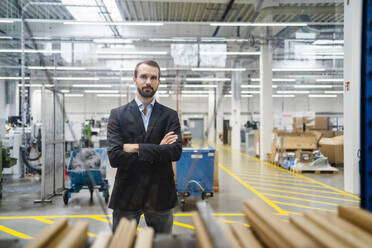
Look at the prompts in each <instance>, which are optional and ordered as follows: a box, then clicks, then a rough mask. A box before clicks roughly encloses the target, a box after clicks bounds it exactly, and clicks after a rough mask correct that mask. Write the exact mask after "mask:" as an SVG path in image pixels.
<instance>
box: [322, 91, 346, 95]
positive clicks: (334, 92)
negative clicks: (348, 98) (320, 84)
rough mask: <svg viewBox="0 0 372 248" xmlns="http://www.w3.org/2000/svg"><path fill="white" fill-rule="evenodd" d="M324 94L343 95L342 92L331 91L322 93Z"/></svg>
mask: <svg viewBox="0 0 372 248" xmlns="http://www.w3.org/2000/svg"><path fill="white" fill-rule="evenodd" d="M324 94H344V92H343V91H342V90H340V91H338V90H332V91H324Z"/></svg>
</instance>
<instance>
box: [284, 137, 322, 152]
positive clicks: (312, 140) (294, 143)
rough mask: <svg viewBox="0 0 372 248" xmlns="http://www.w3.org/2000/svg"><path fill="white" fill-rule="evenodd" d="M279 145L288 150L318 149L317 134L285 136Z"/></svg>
mask: <svg viewBox="0 0 372 248" xmlns="http://www.w3.org/2000/svg"><path fill="white" fill-rule="evenodd" d="M279 145H280V146H279V147H280V148H281V149H287V150H298V149H309V150H311V149H317V147H318V146H317V141H316V137H315V136H284V137H281V138H280V142H279Z"/></svg>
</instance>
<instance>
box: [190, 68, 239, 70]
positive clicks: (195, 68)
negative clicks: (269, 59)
mask: <svg viewBox="0 0 372 248" xmlns="http://www.w3.org/2000/svg"><path fill="white" fill-rule="evenodd" d="M191 70H192V71H246V69H245V68H191Z"/></svg>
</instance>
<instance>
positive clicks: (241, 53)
mask: <svg viewBox="0 0 372 248" xmlns="http://www.w3.org/2000/svg"><path fill="white" fill-rule="evenodd" d="M199 54H200V55H260V54H261V53H260V52H199Z"/></svg>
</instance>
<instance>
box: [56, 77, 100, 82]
mask: <svg viewBox="0 0 372 248" xmlns="http://www.w3.org/2000/svg"><path fill="white" fill-rule="evenodd" d="M54 79H56V80H59V81H64V80H71V81H98V80H99V78H98V77H55V78H54Z"/></svg>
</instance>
